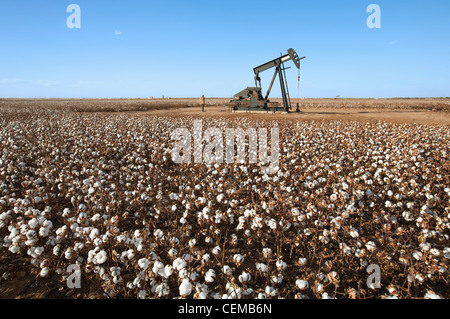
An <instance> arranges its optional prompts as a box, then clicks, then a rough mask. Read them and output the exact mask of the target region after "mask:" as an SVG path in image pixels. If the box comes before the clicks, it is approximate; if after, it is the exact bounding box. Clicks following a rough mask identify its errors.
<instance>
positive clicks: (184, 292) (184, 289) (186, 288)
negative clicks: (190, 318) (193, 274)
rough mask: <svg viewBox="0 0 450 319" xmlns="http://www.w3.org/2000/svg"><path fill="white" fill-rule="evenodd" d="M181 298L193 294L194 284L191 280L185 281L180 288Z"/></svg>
mask: <svg viewBox="0 0 450 319" xmlns="http://www.w3.org/2000/svg"><path fill="white" fill-rule="evenodd" d="M179 291H180V296H182V297H186V296H189V295H190V294H191V292H192V284H191V283H190V282H189V279H183V281H182V282H181V284H180V287H179Z"/></svg>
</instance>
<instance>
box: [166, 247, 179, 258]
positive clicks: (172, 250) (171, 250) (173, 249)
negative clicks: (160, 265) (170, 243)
mask: <svg viewBox="0 0 450 319" xmlns="http://www.w3.org/2000/svg"><path fill="white" fill-rule="evenodd" d="M168 254H169V256H171V257H175V256H177V255H178V251H177V250H176V249H175V248H171V249H169V252H168Z"/></svg>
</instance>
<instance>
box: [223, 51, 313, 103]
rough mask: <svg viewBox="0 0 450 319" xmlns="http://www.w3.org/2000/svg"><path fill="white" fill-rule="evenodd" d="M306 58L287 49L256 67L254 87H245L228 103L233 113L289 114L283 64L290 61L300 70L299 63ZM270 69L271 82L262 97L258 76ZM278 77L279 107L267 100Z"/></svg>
mask: <svg viewBox="0 0 450 319" xmlns="http://www.w3.org/2000/svg"><path fill="white" fill-rule="evenodd" d="M304 58H306V57H301V58H299V56H298V54H297V53H296V52H295V51H294V49H289V50H288V54H285V55H281V56H280V57H279V58H276V59H274V60H272V61H269V62H266V63H264V64H261V65H260V66H257V67H255V68H254V69H253V72H254V73H255V86H254V87H247V88H246V89H244V90H242V91H240V92H239V93H236V94H235V95H234V96H233V99H232V100H231V101H230V103H231V106H232V108H233V110H234V111H273V112H276V111H284V112H289V111H290V109H291V99H290V96H289V89H288V86H287V79H286V71H285V70H286V69H288V68H289V67H288V68H286V67H285V66H284V63H285V62H287V61H289V60H292V61H293V62H294V64H295V66H296V67H297V69H299V70H300V61H301V60H303V59H304ZM271 68H275V72H274V74H273V77H272V81H271V82H270V85H269V88H268V90H267V93H266V95H265V96H264V97H263V95H262V88H261V78H260V77H259V74H260V73H261V72H264V71H266V70H269V69H271ZM277 75H278V78H279V80H280V88H281V96H282V98H283V106H282V107H279V103H278V102H271V101H270V100H269V94H270V91H271V90H272V86H273V84H274V82H275V79H276V77H277Z"/></svg>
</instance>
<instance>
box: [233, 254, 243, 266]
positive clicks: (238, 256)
mask: <svg viewBox="0 0 450 319" xmlns="http://www.w3.org/2000/svg"><path fill="white" fill-rule="evenodd" d="M233 260H234V262H235V263H236V264H238V265H240V264H241V263H243V262H244V256H242V255H241V254H235V255H234V256H233Z"/></svg>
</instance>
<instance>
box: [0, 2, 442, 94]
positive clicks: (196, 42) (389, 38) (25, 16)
mask: <svg viewBox="0 0 450 319" xmlns="http://www.w3.org/2000/svg"><path fill="white" fill-rule="evenodd" d="M71 3H75V4H78V5H79V6H80V8H81V28H80V29H69V28H68V27H67V25H66V20H67V18H68V17H69V15H70V13H67V12H66V8H67V6H68V5H69V4H71ZM371 3H375V4H378V5H379V6H380V7H381V29H369V28H368V27H367V25H366V20H367V18H368V16H369V15H370V13H367V12H366V9H367V6H368V5H369V4H371ZM291 47H292V48H294V49H295V50H296V51H297V52H298V54H299V55H300V56H303V55H305V56H306V57H307V58H306V59H305V60H303V61H302V69H301V76H302V78H301V86H300V96H305V97H335V96H337V95H340V96H341V97H399V96H410V97H416V96H422V97H428V96H450V77H449V75H450V1H448V0H430V1H424V0H421V1H417V0H410V1H406V0H372V1H365V0H340V1H336V0H327V1H324V0H318V1H301V0H293V1H286V0H278V1H246V0H241V1H236V0H226V1H225V0H208V1H197V0H190V1H188V0H179V1H170V0H164V1H155V0H146V1H143V0H140V1H137V0H129V1H122V0H120V1H119V0H114V1H113V0H110V1H101V0H69V1H65V0H49V1H43V0H33V1H32V0H28V1H23V0H2V1H1V2H0V97H105V98H116V97H148V96H154V97H161V95H165V96H171V97H197V96H200V95H201V94H205V96H207V97H208V96H210V97H212V96H220V97H230V96H232V95H233V94H235V93H237V92H238V91H240V90H241V89H243V88H245V87H246V86H253V85H254V81H253V68H254V67H255V66H258V65H259V64H262V63H264V62H266V61H268V60H271V59H273V58H276V57H278V56H279V54H280V52H283V53H286V52H287V49H288V48H291ZM286 66H291V67H292V68H291V69H289V70H287V71H286V72H287V76H288V83H289V89H290V92H291V97H297V94H298V92H297V69H296V68H295V67H294V66H293V64H292V62H288V63H287V64H286ZM271 77H272V71H270V70H269V71H266V72H264V73H263V74H262V80H263V89H264V87H267V84H268V82H269V81H270V79H271ZM273 90H274V91H273V92H274V94H273V96H279V95H280V93H279V88H278V87H274V89H273Z"/></svg>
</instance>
